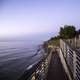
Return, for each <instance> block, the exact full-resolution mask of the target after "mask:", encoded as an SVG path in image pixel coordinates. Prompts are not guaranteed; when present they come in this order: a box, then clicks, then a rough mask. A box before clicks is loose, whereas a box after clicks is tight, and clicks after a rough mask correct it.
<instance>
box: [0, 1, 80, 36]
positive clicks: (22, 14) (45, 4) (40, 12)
mask: <svg viewBox="0 0 80 80" xmlns="http://www.w3.org/2000/svg"><path fill="white" fill-rule="evenodd" d="M79 17H80V0H77V1H76V0H0V37H11V36H20V35H21V36H22V35H26V36H29V35H36V34H37V35H38V34H39V35H40V34H47V33H50V35H51V36H52V35H56V34H58V32H59V28H60V27H61V26H63V25H65V24H69V25H74V26H76V27H77V29H79V26H80V25H79V21H80V18H79ZM52 33H54V34H52ZM46 36H47V35H46ZM46 36H45V37H46Z"/></svg>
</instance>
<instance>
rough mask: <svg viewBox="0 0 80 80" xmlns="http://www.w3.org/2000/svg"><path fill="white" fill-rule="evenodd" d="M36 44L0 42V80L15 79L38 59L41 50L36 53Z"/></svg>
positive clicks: (41, 54)
mask: <svg viewBox="0 0 80 80" xmlns="http://www.w3.org/2000/svg"><path fill="white" fill-rule="evenodd" d="M37 50H38V45H32V44H28V43H26V42H0V80H17V79H18V78H20V77H21V76H22V74H23V73H24V72H25V71H26V69H27V67H28V66H29V65H31V64H34V63H36V62H37V61H39V60H40V59H41V58H42V56H43V53H44V52H43V50H41V52H40V51H39V52H38V54H37V55H35V54H36V52H37Z"/></svg>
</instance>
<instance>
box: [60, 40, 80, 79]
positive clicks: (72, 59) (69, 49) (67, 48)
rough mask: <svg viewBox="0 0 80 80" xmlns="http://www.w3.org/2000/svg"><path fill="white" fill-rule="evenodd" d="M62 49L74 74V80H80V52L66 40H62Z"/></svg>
mask: <svg viewBox="0 0 80 80" xmlns="http://www.w3.org/2000/svg"><path fill="white" fill-rule="evenodd" d="M60 48H61V50H62V53H63V56H64V58H65V60H66V63H67V64H68V67H69V69H70V71H71V73H72V76H73V79H74V80H76V79H77V78H78V79H79V80H80V78H79V76H80V74H79V73H80V52H79V51H78V50H76V49H75V47H73V46H71V45H70V44H69V43H68V42H66V41H65V40H60ZM77 66H79V67H77Z"/></svg>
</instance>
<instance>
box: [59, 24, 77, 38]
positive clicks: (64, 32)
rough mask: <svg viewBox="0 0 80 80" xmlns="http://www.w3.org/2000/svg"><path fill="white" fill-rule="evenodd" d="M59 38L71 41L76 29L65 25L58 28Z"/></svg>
mask: <svg viewBox="0 0 80 80" xmlns="http://www.w3.org/2000/svg"><path fill="white" fill-rule="evenodd" d="M59 34H60V37H61V38H64V39H69V38H70V39H71V38H73V37H75V35H76V29H75V27H74V26H69V25H65V26H64V28H62V27H61V28H60V32H59Z"/></svg>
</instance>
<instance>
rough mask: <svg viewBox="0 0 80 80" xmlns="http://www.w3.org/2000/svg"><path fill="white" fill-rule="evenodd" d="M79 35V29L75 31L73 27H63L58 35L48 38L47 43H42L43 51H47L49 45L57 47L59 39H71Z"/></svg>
mask: <svg viewBox="0 0 80 80" xmlns="http://www.w3.org/2000/svg"><path fill="white" fill-rule="evenodd" d="M79 34H80V29H79V30H77V31H76V28H75V26H70V25H65V26H64V27H61V28H60V31H59V35H58V36H56V37H52V38H50V39H49V40H48V41H46V42H44V45H43V46H44V48H45V51H47V50H48V49H49V45H52V46H59V39H61V38H62V39H71V38H74V37H75V36H78V35H79Z"/></svg>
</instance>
